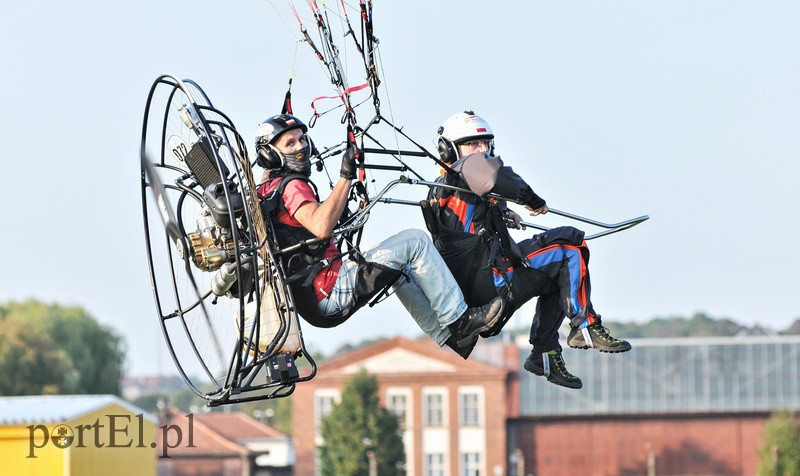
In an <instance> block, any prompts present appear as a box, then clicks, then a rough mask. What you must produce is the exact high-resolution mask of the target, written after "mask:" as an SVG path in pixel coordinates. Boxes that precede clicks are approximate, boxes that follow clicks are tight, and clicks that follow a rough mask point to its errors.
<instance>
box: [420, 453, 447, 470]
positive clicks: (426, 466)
mask: <svg viewBox="0 0 800 476" xmlns="http://www.w3.org/2000/svg"><path fill="white" fill-rule="evenodd" d="M435 456H438V457H439V461H437V463H438V465H437V466H438V467H434V468H432V467H431V466H432V465H431V461H430V459H431V458H433V457H435ZM422 463H423V467H422V474H423V475H424V476H444V475H445V474H446V470H447V465H446V462H445V454H444V453H425V454H424V455H423V458H422ZM434 471H435V472H434Z"/></svg>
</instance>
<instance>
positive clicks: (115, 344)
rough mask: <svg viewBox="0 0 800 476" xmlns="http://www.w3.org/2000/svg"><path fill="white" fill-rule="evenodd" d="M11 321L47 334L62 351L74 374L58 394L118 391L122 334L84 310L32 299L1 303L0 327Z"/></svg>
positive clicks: (42, 334)
mask: <svg viewBox="0 0 800 476" xmlns="http://www.w3.org/2000/svg"><path fill="white" fill-rule="evenodd" d="M13 322H16V323H18V324H20V325H22V326H24V327H25V328H26V329H29V330H31V331H32V332H34V333H38V334H40V335H41V336H45V337H47V338H48V339H49V340H50V346H51V347H53V348H55V349H58V350H60V351H61V352H62V353H63V356H64V358H65V359H66V360H67V361H68V365H67V369H68V370H72V371H73V373H72V374H70V375H69V377H70V378H68V379H66V380H65V381H64V382H63V383H62V385H61V386H60V388H59V390H58V393H89V394H99V393H112V394H115V395H119V394H120V379H121V377H122V374H123V368H124V363H125V346H124V342H123V340H122V337H121V336H120V335H118V334H117V333H116V332H114V330H113V329H111V328H110V327H108V326H104V325H101V324H100V323H98V322H97V321H96V320H95V319H94V318H93V317H92V316H91V315H90V314H89V313H88V312H86V310H85V309H83V308H81V307H78V306H61V305H58V304H49V305H48V304H44V303H42V302H39V301H35V300H28V301H25V302H22V303H18V302H10V303H8V304H6V305H0V326H6V325H11V323H13ZM39 351H43V349H39ZM11 375H12V376H13V374H11ZM21 378H22V377H21V376H20V379H21ZM14 379H15V380H18V379H17V378H16V377H14ZM20 384H21V385H23V386H24V381H22V382H20Z"/></svg>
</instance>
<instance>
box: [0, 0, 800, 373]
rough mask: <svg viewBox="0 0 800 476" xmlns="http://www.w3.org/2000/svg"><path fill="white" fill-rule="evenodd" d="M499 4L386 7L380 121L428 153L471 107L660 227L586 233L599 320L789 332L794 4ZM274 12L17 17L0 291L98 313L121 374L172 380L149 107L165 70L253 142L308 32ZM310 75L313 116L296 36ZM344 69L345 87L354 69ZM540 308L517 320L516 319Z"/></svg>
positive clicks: (793, 266)
mask: <svg viewBox="0 0 800 476" xmlns="http://www.w3.org/2000/svg"><path fill="white" fill-rule="evenodd" d="M296 3H297V6H298V9H301V10H303V11H306V6H305V2H301V1H298V2H296ZM329 3H330V4H331V5H333V4H334V2H333V1H332V0H330V1H329ZM275 4H276V6H280V7H281V8H283V7H284V6H285V3H280V2H275ZM501 5H502V6H498V4H496V3H487V2H480V3H478V2H475V3H471V2H456V1H447V2H445V1H442V2H422V1H403V2H389V1H376V2H375V27H376V35H377V36H378V37H379V38H380V41H381V43H380V45H381V54H382V59H383V67H384V70H385V71H384V79H385V80H386V82H385V84H386V85H387V86H388V94H387V91H383V92H382V96H383V100H384V109H385V111H386V112H387V114H388V112H389V103H390V102H391V109H392V111H391V112H392V113H393V116H394V119H395V122H396V123H397V124H398V125H403V126H405V131H406V132H407V133H408V134H410V135H411V136H412V137H414V138H416V139H417V140H419V141H421V142H422V143H423V144H425V145H427V146H432V140H433V137H434V135H435V134H434V133H435V130H436V128H437V127H438V125H439V124H440V123H441V122H442V121H443V120H444V118H446V117H447V116H449V115H450V114H452V113H454V112H458V111H461V110H463V109H465V108H471V109H474V110H475V111H476V112H478V113H479V114H481V115H483V116H484V117H485V118H486V119H487V120H489V121H490V123H491V124H492V126H493V128H494V130H495V133H496V135H497V147H498V152H499V153H500V154H501V155H502V157H503V158H504V159H505V160H506V162H507V163H509V164H510V165H513V166H514V168H515V170H517V171H518V172H519V173H520V174H521V175H523V176H524V177H526V178H527V179H528V181H529V182H530V183H531V184H532V185H533V187H534V189H535V190H536V191H537V192H538V193H539V194H540V195H542V196H543V197H545V198H546V199H547V200H548V203H549V204H550V205H551V206H553V207H556V208H559V209H563V210H569V211H572V212H574V213H579V214H585V215H589V216H592V217H595V218H598V219H602V220H607V221H616V220H620V219H623V218H629V217H632V216H635V215H640V214H649V215H650V216H651V217H652V218H651V220H650V221H649V222H647V223H645V224H644V225H641V226H640V227H638V228H635V229H633V230H630V231H628V232H625V233H623V234H620V235H615V236H612V237H608V238H604V239H602V240H599V241H596V242H592V243H591V245H592V251H593V255H592V260H591V269H592V273H593V287H594V300H595V303H596V307H597V308H598V310H599V311H600V312H601V314H603V315H604V316H605V318H606V319H611V320H625V321H630V320H634V321H644V320H647V319H649V318H651V317H653V316H664V315H690V314H692V313H693V312H696V311H706V312H708V313H709V314H711V315H713V316H720V317H722V316H725V317H730V318H733V319H736V320H738V321H740V322H742V323H745V324H755V323H759V324H762V325H765V326H770V327H774V328H783V327H786V326H788V325H789V324H790V323H791V322H792V321H793V320H794V319H795V318H797V317H799V316H800V311H798V310H797V307H796V304H795V301H796V298H792V297H791V296H792V295H794V293H795V292H797V288H798V284H799V283H798V277H797V270H798V268H800V258H798V253H797V251H796V246H795V241H796V239H797V237H798V236H799V235H800V212H798V199H797V192H796V184H797V180H798V178H799V177H800V160H798V158H799V157H800V55H798V51H797V46H798V45H800V29H798V28H797V25H798V24H800V4H798V3H797V2H790V1H761V2H742V1H728V0H726V1H705V0H700V1H697V0H693V1H678V0H676V1H670V2H655V1H641V0H629V1H609V2H595V1H573V2H545V1H530V2H527V1H526V2H521V1H520V2H503V3H502V4H501ZM283 18H284V19H285V20H286V21H287V22H289V23H288V24H289V25H290V26H291V28H292V30H291V31H290V30H289V29H287V27H286V26H285V25H284V23H282V21H281V20H280V19H279V18H278V15H277V14H276V13H275V11H274V10H272V8H270V6H269V4H268V3H267V2H264V1H256V0H240V1H237V2H219V1H207V0H197V1H191V2H190V1H185V0H183V1H181V0H177V1H170V2H156V1H141V2H100V1H86V2H79V3H75V2H71V3H70V2H54V1H36V0H34V1H30V2H14V3H13V4H11V5H9V6H7V7H5V9H4V12H3V15H2V19H0V40H2V44H3V45H4V46H3V50H2V69H3V74H2V75H1V76H0V91H1V92H2V104H3V106H4V112H3V113H2V114H0V125H2V131H3V137H4V138H5V139H6V144H5V146H4V147H3V153H2V164H3V173H2V174H0V184H1V185H2V188H1V190H2V191H3V193H4V197H3V204H4V205H3V209H4V213H3V222H4V226H3V227H2V229H3V233H2V237H1V238H0V245H2V249H3V251H4V257H3V262H4V266H3V278H2V281H1V282H2V285H0V300H2V301H7V300H21V299H25V298H28V297H34V298H37V299H41V300H44V301H48V302H53V301H56V302H60V303H64V304H77V305H81V306H84V307H86V308H87V309H88V310H89V311H90V312H91V313H92V314H93V315H94V316H95V317H97V318H98V319H99V320H100V321H102V322H104V323H106V324H109V325H110V326H112V327H114V328H115V329H116V330H118V331H119V332H120V333H122V334H123V335H125V337H126V338H127V341H128V345H129V365H128V367H129V370H130V372H131V373H134V374H144V373H154V372H156V371H158V370H160V371H163V372H166V373H173V372H174V370H173V366H172V363H171V362H170V361H168V360H167V356H166V352H165V350H164V345H163V343H162V341H161V336H160V331H159V329H158V327H157V322H156V318H155V312H154V305H153V303H152V298H151V293H150V288H149V278H148V274H147V268H146V262H145V250H144V241H143V233H142V223H141V211H140V203H139V193H140V192H139V183H138V177H137V176H138V173H139V166H138V143H139V137H140V133H141V120H142V113H143V109H144V101H145V98H146V94H147V91H148V88H149V87H150V84H151V83H152V81H153V80H154V79H155V78H156V77H157V76H158V75H159V74H161V73H164V72H172V73H175V74H177V75H179V76H181V77H186V78H192V79H194V80H196V81H197V82H199V83H200V84H201V85H202V86H203V87H204V89H205V90H206V92H207V93H208V94H209V95H210V96H211V98H212V100H213V101H214V102H215V104H216V105H217V106H218V107H219V108H221V109H222V110H223V111H225V112H226V113H227V114H228V115H229V116H230V117H231V118H232V119H233V120H234V122H235V123H236V124H237V126H238V128H239V130H240V132H242V133H243V134H244V136H245V137H253V135H254V133H255V127H256V125H257V123H258V122H260V121H261V120H263V119H264V118H265V117H267V116H269V115H271V114H273V113H274V112H276V109H277V108H279V105H280V102H281V99H282V96H283V93H284V92H285V85H286V81H287V79H288V75H289V73H290V71H291V69H292V64H293V60H294V57H295V49H296V48H295V43H294V38H295V37H299V33H298V31H297V30H296V24H295V23H292V22H294V20H293V18H291V17H289V16H287V15H285V14H284V15H283ZM308 23H309V26H311V23H310V22H308ZM296 69H297V78H296V79H295V87H294V90H293V91H294V97H295V107H296V112H297V113H298V115H300V116H301V117H304V118H307V117H309V115H310V108H309V107H308V104H309V103H310V100H311V99H312V98H314V97H316V96H320V95H326V94H329V93H330V92H331V91H330V87H329V86H328V85H326V83H325V77H324V73H323V71H322V69H321V68H320V67H319V66H318V65H317V64H316V63H315V60H314V58H313V57H312V53H311V51H310V49H309V48H308V47H307V46H306V45H303V44H301V45H299V49H297V60H296ZM351 71H352V77H351V82H352V83H353V84H356V83H359V82H361V80H363V77H362V75H361V71H360V70H359V69H358V68H356V67H354V66H352V67H351ZM363 115H364V116H368V115H369V114H368V113H367V112H365V113H363ZM362 119H366V117H364V118H362ZM312 134H313V135H314V137H315V138H317V143H318V144H325V143H332V142H333V141H334V140H339V138H340V137H341V135H342V132H341V129H340V128H339V126H338V121H337V120H335V119H332V120H328V121H327V122H326V121H320V123H319V124H318V126H317V127H316V128H315V129H314V130H312ZM417 163H418V164H420V165H419V169H420V171H422V172H423V173H424V174H425V175H427V176H429V177H431V178H432V177H433V176H434V174H436V173H437V169H436V167H434V166H431V165H429V164H427V163H422V162H417ZM334 170H335V169H334ZM388 179H389V177H387V176H382V177H379V178H378V181H381V180H383V181H385V180H388ZM418 194H419V195H421V194H422V191H419V192H418ZM543 223H544V224H554V223H558V222H557V221H554V220H552V219H549V220H545V221H543ZM368 226H369V227H370V228H369V229H368V236H367V237H366V238H365V241H366V242H370V241H373V242H374V241H375V240H376V239H380V238H381V237H382V236H384V235H386V234H387V233H389V232H390V231H391V230H395V229H401V228H405V227H422V222H421V220H420V218H419V216H418V214H417V212H416V211H412V210H410V209H404V208H403V209H401V208H400V207H394V208H392V207H385V208H383V209H378V211H377V212H376V213H375V216H374V217H373V219H372V221H371V222H370V225H368ZM531 314H532V310H531V308H530V306H529V307H526V308H523V310H522V311H520V313H519V314H518V316H516V317H515V320H514V323H515V324H522V323H524V322H527V321H528V320H529V318H530V316H531ZM304 331H305V336H306V339H307V342H308V343H309V344H310V345H311V346H312V347H314V348H318V349H321V350H323V351H326V352H329V351H331V350H333V349H335V348H336V347H338V346H339V345H340V344H342V343H344V342H348V341H350V342H354V341H358V340H361V339H364V338H370V337H375V336H382V335H395V334H397V333H402V334H405V335H416V334H417V333H418V331H417V329H416V328H415V327H414V324H413V321H412V320H411V319H410V318H409V317H408V316H407V315H406V314H405V313H404V311H403V310H402V307H401V306H399V304H398V303H397V302H396V301H395V302H393V303H388V302H387V303H384V304H382V305H380V306H379V307H378V308H375V309H372V310H362V311H361V312H359V314H357V315H356V316H355V317H354V318H353V319H352V320H351V321H350V322H348V323H347V324H345V325H344V326H342V327H340V328H338V329H334V330H316V329H312V328H310V326H305V327H304Z"/></svg>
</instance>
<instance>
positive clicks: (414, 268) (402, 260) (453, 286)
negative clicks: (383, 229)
mask: <svg viewBox="0 0 800 476" xmlns="http://www.w3.org/2000/svg"><path fill="white" fill-rule="evenodd" d="M363 254H364V257H365V258H366V260H367V261H370V262H373V263H379V264H382V265H384V266H387V267H389V268H392V269H396V270H401V271H403V272H404V273H406V275H408V276H409V277H410V280H406V279H405V278H403V277H401V278H400V279H399V280H398V282H397V283H396V284H395V285H394V291H395V293H396V294H397V297H398V298H399V299H400V302H401V303H402V304H403V306H404V307H405V308H406V310H407V311H408V312H409V314H411V317H413V318H414V320H415V321H416V322H417V325H418V326H419V327H420V329H422V330H423V332H425V334H427V335H428V336H429V337H430V338H431V339H433V340H434V341H435V342H436V343H437V344H439V345H444V341H445V340H447V338H448V337H450V331H449V330H447V325H448V324H451V323H453V322H455V321H456V320H457V319H458V318H459V317H460V316H461V315H462V314H464V312H465V311H466V310H467V304H466V303H465V302H464V295H463V294H462V293H461V289H459V287H458V284H457V283H456V280H455V279H454V278H453V275H452V274H450V270H448V269H447V265H446V264H445V262H444V260H443V259H442V257H441V256H440V255H439V252H438V251H437V250H436V247H434V246H433V242H432V241H431V239H430V238H429V237H428V234H427V233H425V232H423V231H420V230H413V229H412V230H404V231H401V232H400V233H398V234H396V235H394V236H391V237H389V238H387V239H386V240H384V241H382V242H381V243H380V244H378V245H377V246H375V247H374V248H371V249H370V250H368V251H365V252H363ZM357 269H358V262H357V261H355V260H351V259H347V258H344V259H343V260H342V267H341V268H340V269H339V276H338V277H337V278H336V283H335V284H334V285H333V289H332V290H331V294H330V295H329V296H328V297H326V298H325V299H323V300H322V301H320V303H319V309H320V311H321V312H322V313H323V314H325V315H328V316H333V315H337V314H338V313H339V312H341V310H342V309H346V308H347V307H349V306H350V305H351V304H352V302H353V298H354V296H353V293H354V290H355V279H356V270H357Z"/></svg>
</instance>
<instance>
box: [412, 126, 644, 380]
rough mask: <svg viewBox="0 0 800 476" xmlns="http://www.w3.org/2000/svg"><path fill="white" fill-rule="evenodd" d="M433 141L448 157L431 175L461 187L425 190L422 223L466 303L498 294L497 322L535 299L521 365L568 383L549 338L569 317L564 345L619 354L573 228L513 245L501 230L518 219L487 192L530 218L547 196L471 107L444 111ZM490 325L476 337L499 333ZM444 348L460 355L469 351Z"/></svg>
mask: <svg viewBox="0 0 800 476" xmlns="http://www.w3.org/2000/svg"><path fill="white" fill-rule="evenodd" d="M438 148H439V154H440V156H441V157H442V160H443V161H444V162H445V163H446V164H448V166H449V170H446V171H444V172H443V173H442V175H441V176H440V177H439V178H438V179H437V181H438V182H440V183H443V184H446V185H453V186H457V187H460V188H465V189H469V190H471V191H472V192H473V193H462V192H456V191H452V190H447V189H444V188H438V187H437V188H433V189H432V191H431V194H430V195H429V197H428V198H429V201H428V203H429V205H430V210H431V212H432V213H430V214H428V216H427V219H426V221H427V222H428V227H429V229H430V231H431V233H432V234H433V237H434V243H435V245H436V247H437V249H438V250H439V252H440V253H441V254H442V257H443V258H444V260H445V262H446V263H447V265H448V267H449V268H450V270H451V272H452V273H453V275H454V277H455V278H456V281H458V283H459V286H460V287H461V289H462V291H463V292H464V296H465V300H466V301H467V302H468V303H469V304H470V305H472V306H474V305H480V304H483V303H486V302H488V301H490V300H491V299H493V298H494V297H496V296H497V295H503V296H505V297H506V298H507V305H508V307H509V308H510V310H509V312H507V313H506V318H505V320H507V319H508V317H510V316H511V314H512V313H513V311H515V310H517V309H519V307H520V306H522V305H523V304H524V303H526V302H527V301H529V300H530V299H532V298H533V297H536V296H539V300H538V302H537V305H536V314H535V316H534V318H533V322H532V324H531V332H530V342H531V344H532V345H533V349H532V350H531V355H530V356H529V357H528V358H527V360H526V361H525V364H524V367H525V369H526V370H528V371H529V372H532V373H534V374H536V375H544V376H546V377H547V380H549V381H550V382H553V383H555V384H557V385H561V386H564V387H569V388H581V387H582V385H583V384H582V382H581V379H580V378H578V377H576V376H574V375H572V374H571V373H570V372H569V371H568V370H567V368H566V365H565V363H564V359H563V357H562V355H561V346H560V345H559V343H558V328H559V326H560V325H561V322H562V321H563V319H564V317H565V316H566V317H568V318H569V320H570V326H571V330H570V333H569V337H568V339H567V344H568V345H569V346H570V347H575V348H582V349H587V348H590V347H591V348H594V349H597V350H599V351H601V352H625V351H628V350H630V348H631V346H630V344H629V343H628V342H627V341H624V340H620V339H616V338H614V337H612V336H611V335H610V334H609V332H608V330H607V329H606V328H605V327H603V325H602V323H601V319H600V315H599V314H597V313H596V312H595V310H594V308H593V306H592V303H591V300H590V291H591V285H590V281H589V269H588V262H589V248H588V247H587V245H586V241H584V239H583V232H582V231H580V230H577V229H575V228H572V227H560V228H554V229H552V230H550V231H547V232H545V233H540V234H538V235H534V236H533V237H531V238H529V239H526V240H523V241H521V242H520V243H519V244H517V243H515V242H514V241H513V240H512V239H511V238H510V236H509V234H508V229H507V227H511V228H520V222H521V217H520V216H519V215H518V214H517V213H515V212H513V211H512V210H510V209H509V208H508V206H507V203H505V202H504V201H502V200H495V199H493V198H489V197H487V196H486V195H487V194H489V193H495V194H497V195H500V196H502V197H504V198H508V199H510V200H513V201H514V202H515V203H517V204H519V205H523V206H525V208H527V209H528V210H529V211H530V212H531V214H532V215H534V216H535V215H539V214H544V213H547V212H548V208H547V203H546V202H545V200H544V199H542V198H541V197H539V196H538V195H536V193H534V191H533V189H531V187H530V186H529V185H528V184H527V183H526V182H525V181H524V180H523V179H522V178H521V177H520V176H519V175H517V174H516V173H515V172H514V171H513V170H512V168H511V167H508V166H506V165H504V163H503V161H502V160H501V159H500V157H496V156H494V134H493V132H492V129H491V127H490V126H489V124H488V123H487V122H486V121H485V120H483V119H482V118H481V117H479V116H476V115H475V114H474V113H472V112H471V111H465V112H463V113H459V114H455V115H453V116H451V117H450V118H448V119H447V120H446V121H445V122H444V124H443V125H442V126H441V127H440V128H439V131H438ZM505 320H504V321H503V322H500V323H499V324H498V325H497V326H495V328H493V329H492V330H490V331H489V332H485V333H483V334H481V335H482V336H483V337H488V336H490V335H495V334H496V333H497V332H499V331H500V329H501V328H502V325H503V324H504V323H505ZM451 347H452V348H453V349H454V350H455V351H456V352H458V353H459V354H461V355H462V357H464V358H466V356H468V355H469V353H470V352H471V351H472V348H464V347H459V346H457V345H455V346H454V345H451Z"/></svg>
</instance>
